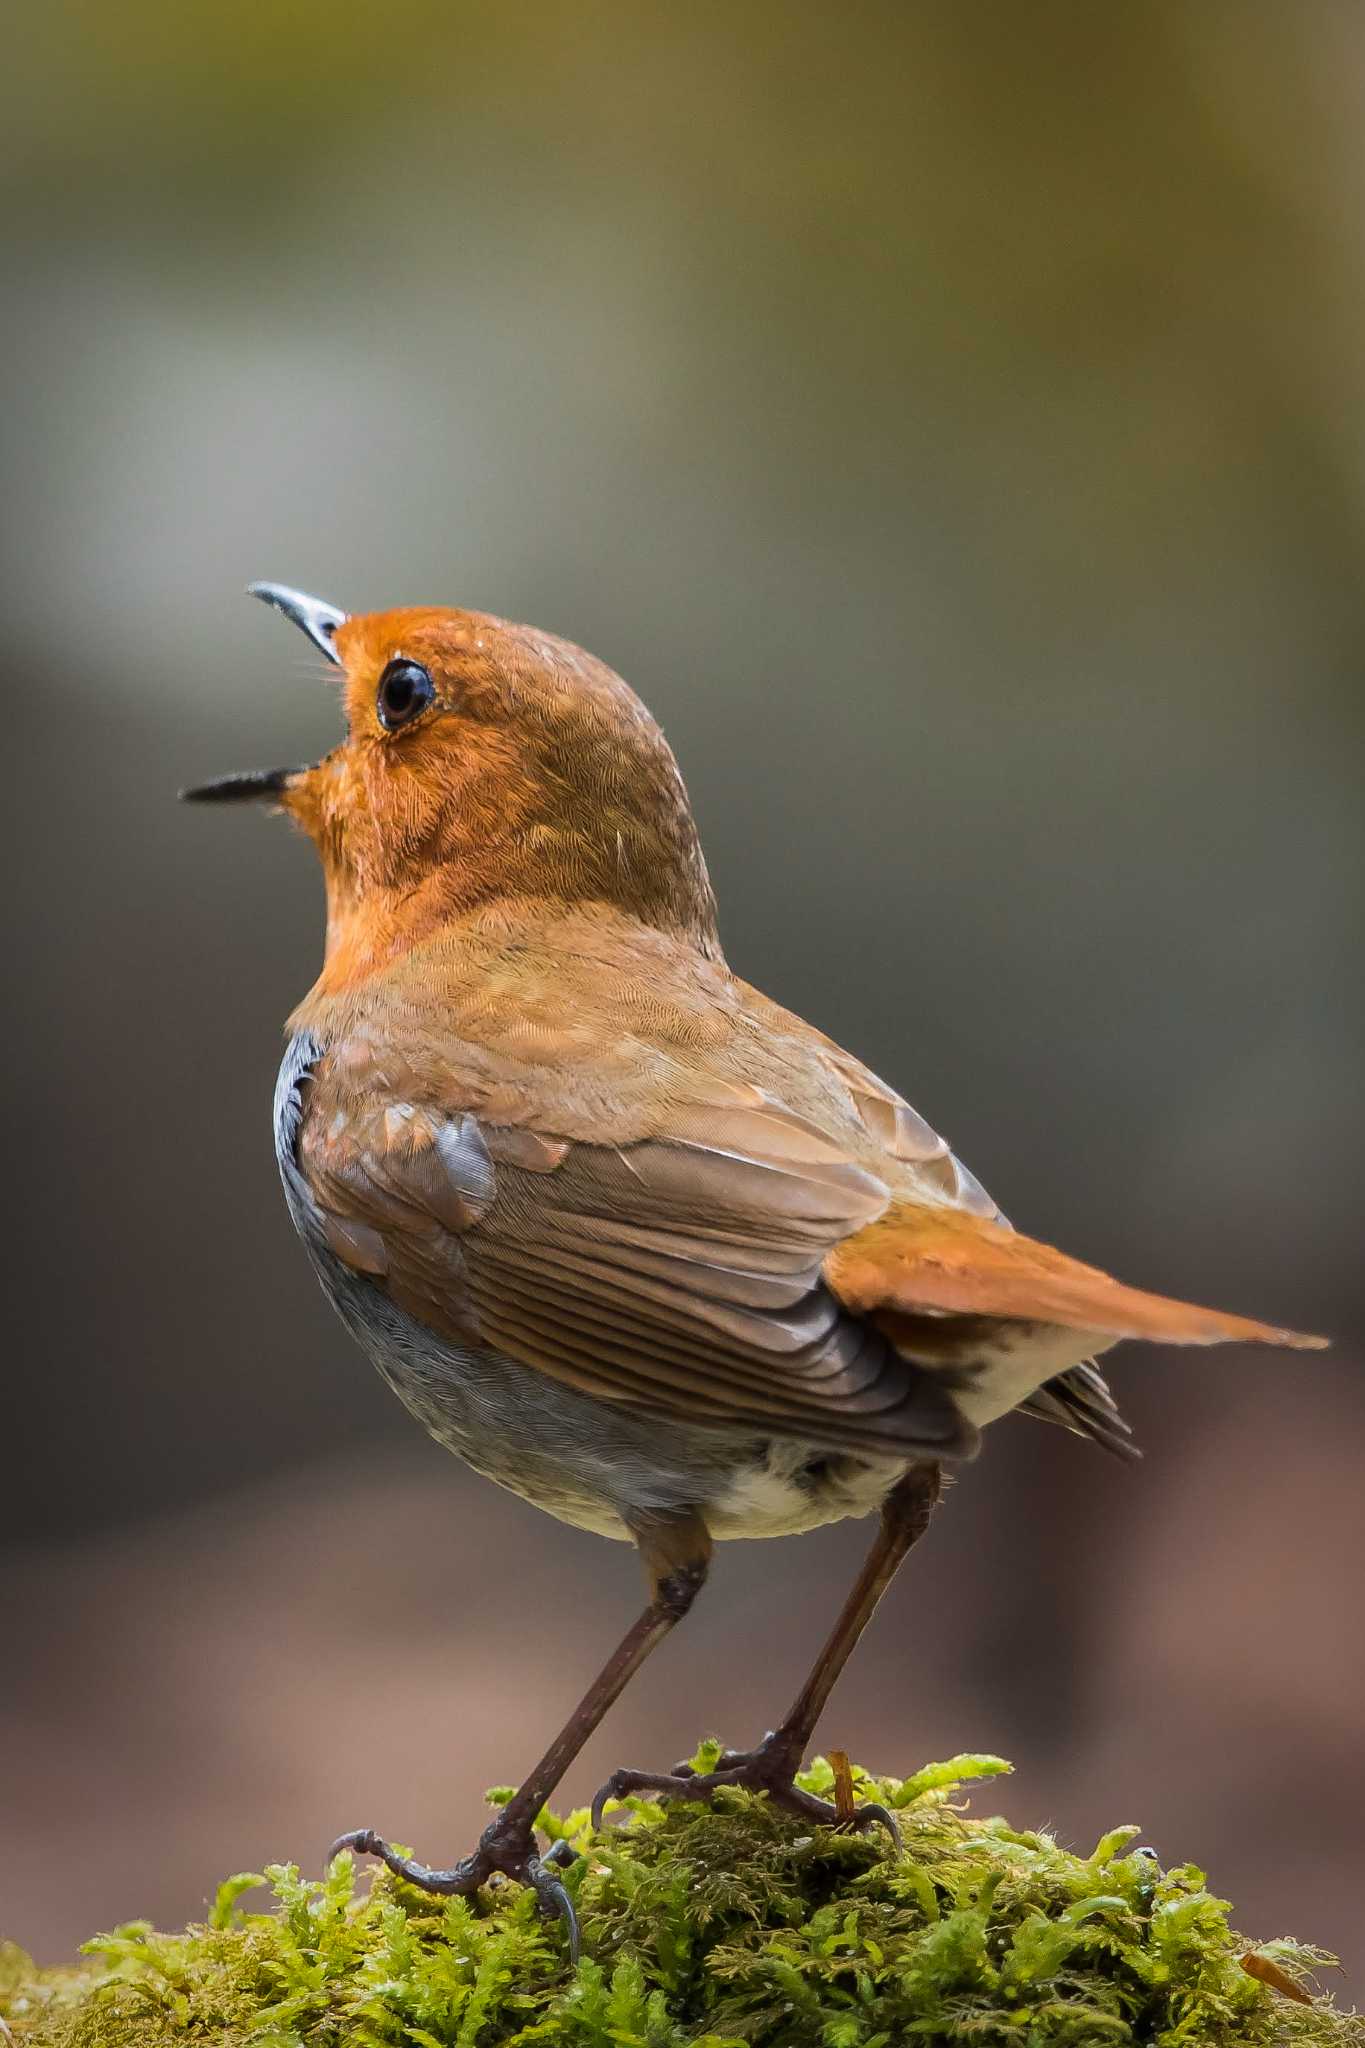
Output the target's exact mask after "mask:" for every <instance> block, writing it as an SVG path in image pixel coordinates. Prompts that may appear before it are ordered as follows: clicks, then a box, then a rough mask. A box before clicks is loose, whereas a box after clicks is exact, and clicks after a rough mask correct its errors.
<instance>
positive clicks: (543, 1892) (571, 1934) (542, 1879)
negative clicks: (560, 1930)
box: [526, 1844, 578, 1964]
mask: <svg viewBox="0 0 1365 2048" xmlns="http://www.w3.org/2000/svg"><path fill="white" fill-rule="evenodd" d="M556 1847H558V1844H556ZM526 1881H527V1883H528V1884H529V1885H530V1886H531V1888H532V1890H533V1891H534V1892H535V1895H536V1897H537V1898H538V1899H539V1900H540V1910H541V1912H542V1913H543V1914H544V1915H545V1917H546V1919H547V1920H552V1919H554V1918H555V1917H556V1916H558V1918H559V1919H561V1920H562V1921H563V1922H564V1932H565V1934H566V1935H567V1936H568V1940H569V1961H570V1962H571V1963H574V1964H576V1963H577V1961H578V1915H577V1913H575V1911H574V1909H573V1900H572V1899H571V1898H570V1897H569V1894H568V1893H567V1892H566V1891H565V1889H564V1887H563V1885H562V1884H561V1883H560V1882H559V1879H558V1878H557V1877H551V1876H550V1873H549V1872H548V1871H547V1870H546V1868H545V1865H544V1863H543V1862H542V1861H541V1859H540V1857H538V1856H533V1857H532V1858H531V1860H530V1862H529V1863H528V1864H527V1866H526Z"/></svg>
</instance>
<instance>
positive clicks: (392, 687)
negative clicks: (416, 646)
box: [375, 659, 436, 732]
mask: <svg viewBox="0 0 1365 2048" xmlns="http://www.w3.org/2000/svg"><path fill="white" fill-rule="evenodd" d="M435 695H436V690H435V687H434V685H433V683H432V680H431V677H430V676H429V675H428V674H427V672H426V670H425V669H424V668H423V667H422V664H421V663H420V662H419V661H403V660H401V659H400V660H398V661H391V662H390V663H389V665H388V667H387V668H386V669H385V671H384V673H383V675H382V676H381V677H380V678H379V693H378V695H377V697H376V698H375V709H376V711H377V712H378V713H379V723H380V724H381V725H382V726H383V728H384V730H385V732H392V731H393V730H394V728H395V727H396V726H400V725H410V724H411V723H412V721H413V719H414V718H416V717H417V716H418V714H419V712H422V711H425V710H426V708H427V706H428V704H430V702H431V700H432V698H433V697H434V696H435Z"/></svg>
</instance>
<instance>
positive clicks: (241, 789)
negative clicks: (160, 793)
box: [180, 583, 346, 803]
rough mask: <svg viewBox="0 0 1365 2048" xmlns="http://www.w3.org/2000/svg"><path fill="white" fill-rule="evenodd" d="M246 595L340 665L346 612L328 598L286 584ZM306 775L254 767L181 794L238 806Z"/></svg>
mask: <svg viewBox="0 0 1365 2048" xmlns="http://www.w3.org/2000/svg"><path fill="white" fill-rule="evenodd" d="M247 595H248V596H249V597H259V598H260V599H261V601H262V603H263V604H273V605H274V607H275V609H276V611H279V612H283V613H284V615H285V617H286V618H287V619H292V620H293V622H294V624H295V625H296V626H297V627H299V629H300V630H301V631H302V632H304V633H306V634H307V635H308V638H309V639H310V640H311V641H312V643H313V645H314V646H315V647H319V648H321V650H322V652H323V653H324V654H325V655H326V656H327V659H328V660H329V661H332V662H335V663H336V665H337V667H338V668H339V667H340V666H341V656H340V655H339V654H338V653H337V650H336V631H337V627H338V626H344V625H345V623H346V614H345V612H342V611H338V610H337V608H336V606H335V605H334V604H328V603H327V601H326V599H325V598H321V597H309V596H308V595H307V594H306V593H305V592H304V591H302V590H291V589H290V587H289V585H288V584H287V583H248V585H247ZM307 773H308V770H307V769H306V768H253V769H249V770H247V771H246V772H245V773H244V774H241V775H220V776H218V777H216V779H215V780H214V781H212V782H201V783H199V784H198V785H197V786H196V787H195V788H194V789H182V790H181V792H180V794H181V796H182V798H183V799H184V801H185V802H186V803H235V802H240V801H242V800H244V799H250V798H253V797H255V798H260V797H272V796H280V795H281V794H282V793H283V792H284V791H285V790H286V789H288V787H289V785H290V783H291V782H292V781H293V779H294V777H295V776H296V775H306V774H307Z"/></svg>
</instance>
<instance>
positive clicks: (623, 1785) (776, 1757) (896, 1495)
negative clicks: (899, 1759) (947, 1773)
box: [592, 1465, 942, 1835]
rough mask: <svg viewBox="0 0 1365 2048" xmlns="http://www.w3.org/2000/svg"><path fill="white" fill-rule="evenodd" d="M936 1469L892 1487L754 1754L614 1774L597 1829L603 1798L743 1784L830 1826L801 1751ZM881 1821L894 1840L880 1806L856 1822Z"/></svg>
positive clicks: (828, 1810)
mask: <svg viewBox="0 0 1365 2048" xmlns="http://www.w3.org/2000/svg"><path fill="white" fill-rule="evenodd" d="M941 1483H942V1480H941V1472H940V1468H939V1467H938V1466H937V1465H918V1466H916V1467H915V1468H914V1469H913V1470H912V1471H910V1472H907V1473H906V1475H905V1477H904V1478H903V1479H902V1480H900V1481H899V1482H898V1484H897V1485H896V1486H894V1487H893V1488H892V1490H891V1492H890V1493H889V1494H888V1495H887V1497H886V1500H885V1502H884V1503H883V1506H882V1516H881V1527H880V1528H879V1530H878V1532H877V1537H876V1540H875V1542H874V1543H873V1545H872V1548H871V1550H870V1551H869V1552H868V1555H867V1558H866V1561H865V1562H864V1565H863V1568H862V1570H861V1571H860V1572H859V1574H858V1577H857V1579H856V1580H855V1582H854V1585H853V1589H852V1591H851V1592H850V1594H849V1596H848V1598H847V1600H846V1601H845V1602H844V1605H843V1608H842V1610H841V1612H840V1615H839V1619H838V1620H837V1621H836V1622H835V1624H834V1627H833V1629H832V1630H831V1631H830V1634H829V1637H828V1639H827V1640H826V1642H825V1644H824V1647H823V1648H822V1649H821V1651H820V1654H819V1656H818V1657H817V1658H816V1660H815V1664H814V1667H813V1668H812V1670H811V1674H810V1677H809V1678H808V1679H807V1680H806V1682H805V1684H804V1685H803V1686H802V1688H801V1690H800V1692H799V1693H798V1694H797V1695H796V1698H795V1699H794V1700H793V1702H792V1704H791V1707H790V1709H789V1711H788V1712H787V1713H786V1714H785V1715H784V1716H783V1719H782V1721H781V1722H780V1723H779V1725H778V1726H777V1727H776V1728H775V1729H773V1731H772V1733H771V1734H769V1735H767V1736H765V1738H764V1740H763V1741H762V1742H761V1743H760V1744H759V1746H758V1748H757V1749H753V1750H745V1751H734V1750H730V1751H727V1752H726V1754H725V1755H724V1756H722V1757H721V1759H720V1761H719V1763H718V1764H717V1765H716V1768H715V1769H714V1770H713V1771H707V1772H704V1773H699V1772H694V1771H693V1770H692V1769H691V1767H690V1766H689V1765H687V1764H680V1765H678V1766H677V1767H676V1768H675V1769H674V1770H672V1771H670V1772H649V1771H630V1770H624V1771H616V1772H614V1773H613V1775H612V1776H611V1777H610V1778H608V1780H607V1782H606V1784H605V1785H604V1786H603V1787H602V1789H601V1791H600V1792H599V1793H598V1795H597V1797H596V1799H595V1800H594V1801H593V1808H592V1816H593V1823H594V1825H595V1826H599V1827H600V1825H601V1822H602V1813H603V1809H604V1807H605V1806H606V1803H607V1801H608V1800H609V1799H624V1798H626V1797H628V1796H629V1795H630V1794H631V1793H635V1792H661V1793H665V1794H670V1795H672V1796H674V1797H677V1798H683V1799H709V1798H710V1797H711V1795H712V1793H714V1792H716V1791H718V1790H719V1789H720V1787H721V1786H723V1785H743V1786H747V1787H748V1788H749V1789H750V1790H751V1791H762V1792H766V1793H767V1794H768V1795H769V1797H770V1798H772V1799H774V1800H776V1801H777V1803H778V1804H779V1805H781V1806H785V1807H789V1808H790V1809H791V1810H792V1811H793V1812H795V1813H801V1814H804V1815H806V1816H807V1817H808V1818H809V1819H812V1820H819V1821H824V1822H831V1821H834V1820H836V1819H837V1818H838V1815H837V1812H836V1809H835V1808H834V1807H833V1806H830V1805H829V1804H827V1802H826V1801H825V1800H823V1799H815V1798H813V1797H812V1796H811V1794H810V1793H808V1792H802V1791H801V1790H800V1789H799V1788H798V1787H797V1786H796V1785H795V1784H794V1783H793V1780H794V1778H795V1776H796V1773H797V1771H798V1770H799V1769H800V1767H801V1759H802V1757H803V1756H804V1754H805V1751H806V1745H807V1743H808V1742H809V1741H810V1739H811V1736H812V1735H813V1734H814V1732H815V1724H816V1722H817V1721H818V1720H819V1718H820V1715H821V1713H822V1712H823V1710H824V1706H825V1702H826V1701H827V1700H828V1698H829V1696H830V1693H831V1692H832V1691H833V1689H834V1685H835V1682H836V1680H837V1679H838V1677H839V1674H840V1672H841V1671H842V1670H843V1668H844V1666H845V1664H846V1663H847V1662H848V1659H849V1656H850V1655H851V1653H852V1650H853V1647H854V1645H855V1644H856V1642H857V1641H858V1638H859V1637H860V1636H861V1634H862V1632H863V1630H864V1629H865V1628H866V1627H867V1624H868V1622H869V1621H870V1620H871V1619H872V1615H873V1612H874V1610H875V1608H876V1605H877V1602H878V1601H879V1600H880V1599H881V1597H882V1594H883V1593H884V1592H885V1591H886V1589H887V1587H888V1586H889V1585H890V1584H891V1581H892V1579H893V1578H894V1577H895V1576H896V1573H897V1571H898V1570H899V1569H900V1567H901V1565H902V1563H903V1562H904V1560H905V1557H906V1554H907V1552H908V1551H909V1550H911V1549H912V1548H913V1546H914V1545H915V1544H916V1543H917V1542H918V1541H919V1539H920V1537H921V1536H922V1535H923V1534H924V1532H925V1530H926V1529H927V1528H928V1526H929V1521H930V1517H931V1516H932V1514H933V1512H934V1508H935V1506H936V1505H937V1502H938V1498H939V1493H940V1490H941ZM872 1820H879V1821H881V1822H883V1824H884V1825H885V1826H886V1827H887V1828H889V1829H890V1831H891V1833H892V1834H893V1835H894V1834H895V1833H896V1825H895V1822H894V1821H893V1820H892V1818H891V1816H890V1814H889V1813H888V1812H887V1811H886V1809H885V1808H884V1807H880V1806H871V1805H869V1806H864V1807H862V1808H860V1810H859V1821H860V1823H861V1824H863V1825H865V1824H866V1823H867V1822H869V1821H872Z"/></svg>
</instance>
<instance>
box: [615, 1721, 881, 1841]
mask: <svg viewBox="0 0 1365 2048" xmlns="http://www.w3.org/2000/svg"><path fill="white" fill-rule="evenodd" d="M800 1768H801V1750H800V1748H799V1747H798V1746H797V1745H796V1744H795V1743H793V1742H792V1741H791V1740H790V1739H788V1738H786V1737H784V1736H783V1734H782V1732H781V1730H780V1729H779V1730H778V1731H777V1732H776V1733H775V1734H771V1735H767V1736H765V1737H764V1739H763V1741H762V1742H760V1743H759V1745H758V1747H757V1749H745V1750H735V1749H727V1750H725V1751H723V1752H722V1754H721V1755H720V1756H719V1757H717V1759H716V1761H715V1764H714V1765H713V1766H712V1768H711V1769H710V1770H709V1771H698V1770H695V1769H694V1768H693V1766H692V1765H691V1764H675V1765H674V1766H673V1769H672V1770H671V1771H629V1770H625V1771H613V1772H612V1774H611V1776H610V1777H609V1778H608V1779H607V1782H606V1784H605V1785H603V1787H602V1788H601V1790H600V1791H599V1793H598V1794H597V1797H596V1798H595V1799H594V1800H593V1803H592V1824H593V1826H594V1827H595V1828H600V1827H601V1825H602V1815H603V1812H604V1811H605V1808H606V1806H607V1803H608V1801H609V1800H612V1799H630V1798H632V1797H633V1796H635V1795H637V1794H639V1793H642V1792H643V1793H654V1794H657V1796H658V1797H659V1798H661V1799H702V1800H706V1801H708V1802H709V1801H710V1800H711V1799H713V1798H714V1797H715V1795H716V1793H717V1792H720V1791H723V1790H725V1789H726V1788H727V1787H729V1786H732V1785H737V1786H740V1787H741V1788H742V1789H743V1790H745V1791H747V1792H765V1793H766V1794H767V1796H768V1798H769V1799H771V1800H772V1802H773V1804H774V1805H775V1806H780V1807H782V1808H784V1809H785V1810H786V1811H787V1812H788V1813H795V1814H800V1815H801V1816H802V1818H803V1819H805V1820H811V1821H815V1822H816V1823H817V1825H819V1826H820V1827H842V1828H848V1829H851V1830H852V1831H853V1832H854V1833H861V1832H862V1831H863V1830H864V1829H865V1828H870V1827H873V1826H879V1827H884V1828H885V1829H886V1831H887V1833H888V1834H889V1835H890V1837H891V1839H892V1841H893V1842H894V1843H895V1845H896V1847H897V1849H899V1848H900V1845H901V1838H900V1829H899V1828H898V1827H897V1826H896V1823H895V1820H894V1818H893V1817H892V1815H891V1813H890V1812H889V1811H888V1809H887V1808H886V1807H885V1806H880V1805H878V1804H876V1803H875V1802H874V1801H871V1800H869V1801H868V1802H866V1804H864V1805H861V1806H846V1805H845V1804H844V1803H843V1801H842V1800H841V1802H840V1804H839V1805H837V1806H836V1805H832V1804H831V1803H830V1801H829V1800H827V1799H817V1798H816V1797H815V1795H814V1793H811V1792H803V1791H802V1789H801V1787H800V1786H799V1785H798V1784H797V1783H796V1774H797V1772H798V1771H799V1770H800Z"/></svg>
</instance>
